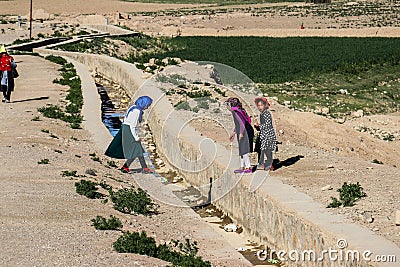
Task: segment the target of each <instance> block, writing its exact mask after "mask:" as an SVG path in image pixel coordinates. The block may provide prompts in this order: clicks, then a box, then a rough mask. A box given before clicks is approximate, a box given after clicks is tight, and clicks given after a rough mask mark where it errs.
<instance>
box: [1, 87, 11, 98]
mask: <svg viewBox="0 0 400 267" xmlns="http://www.w3.org/2000/svg"><path fill="white" fill-rule="evenodd" d="M1 91H3V97H4V98H5V99H7V100H10V97H11V90H8V86H7V85H2V86H1Z"/></svg>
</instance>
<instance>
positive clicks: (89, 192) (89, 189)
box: [75, 180, 103, 199]
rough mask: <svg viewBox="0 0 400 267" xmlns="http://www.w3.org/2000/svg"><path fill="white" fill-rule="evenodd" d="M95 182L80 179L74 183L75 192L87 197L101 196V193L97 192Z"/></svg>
mask: <svg viewBox="0 0 400 267" xmlns="http://www.w3.org/2000/svg"><path fill="white" fill-rule="evenodd" d="M96 186H97V183H95V182H92V181H87V180H80V181H79V182H76V183H75V189H76V193H78V194H79V195H83V196H85V197H87V198H92V199H94V198H102V197H103V194H101V193H99V192H97V187H96Z"/></svg>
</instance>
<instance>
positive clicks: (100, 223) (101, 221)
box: [91, 215, 122, 230]
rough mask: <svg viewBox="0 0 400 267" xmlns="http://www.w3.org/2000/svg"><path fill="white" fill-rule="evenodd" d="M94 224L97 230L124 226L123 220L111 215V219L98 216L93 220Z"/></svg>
mask: <svg viewBox="0 0 400 267" xmlns="http://www.w3.org/2000/svg"><path fill="white" fill-rule="evenodd" d="M91 222H92V226H94V228H96V229H97V230H119V229H121V228H122V222H121V220H120V219H118V218H117V217H114V216H112V215H111V216H110V219H108V220H107V219H106V218H104V217H102V216H97V217H96V218H95V219H92V220H91Z"/></svg>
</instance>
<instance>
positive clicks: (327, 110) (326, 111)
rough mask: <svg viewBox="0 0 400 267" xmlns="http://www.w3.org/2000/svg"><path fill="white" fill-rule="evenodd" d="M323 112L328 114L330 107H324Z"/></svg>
mask: <svg viewBox="0 0 400 267" xmlns="http://www.w3.org/2000/svg"><path fill="white" fill-rule="evenodd" d="M321 113H322V114H325V115H327V114H328V113H329V108H327V107H325V108H322V109H321Z"/></svg>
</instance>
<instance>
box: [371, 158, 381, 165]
mask: <svg viewBox="0 0 400 267" xmlns="http://www.w3.org/2000/svg"><path fill="white" fill-rule="evenodd" d="M372 163H375V164H383V162H382V161H380V160H377V159H373V160H372Z"/></svg>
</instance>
